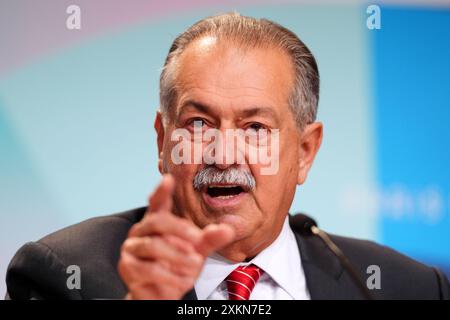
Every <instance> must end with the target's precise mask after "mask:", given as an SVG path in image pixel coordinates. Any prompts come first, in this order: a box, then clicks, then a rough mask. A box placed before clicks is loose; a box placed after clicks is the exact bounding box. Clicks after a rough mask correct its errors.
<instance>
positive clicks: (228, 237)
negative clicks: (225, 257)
mask: <svg viewBox="0 0 450 320" xmlns="http://www.w3.org/2000/svg"><path fill="white" fill-rule="evenodd" d="M234 238H235V231H234V229H233V228H232V227H231V226H229V225H227V224H210V225H208V226H206V227H205V228H204V229H203V236H202V238H201V240H200V241H199V242H198V244H197V245H196V247H195V248H196V250H197V251H198V252H199V253H200V254H201V255H203V256H204V257H207V256H209V255H210V254H211V253H212V252H214V251H217V250H219V249H220V248H222V247H224V246H226V245H227V244H229V243H231V242H232V241H233V240H234Z"/></svg>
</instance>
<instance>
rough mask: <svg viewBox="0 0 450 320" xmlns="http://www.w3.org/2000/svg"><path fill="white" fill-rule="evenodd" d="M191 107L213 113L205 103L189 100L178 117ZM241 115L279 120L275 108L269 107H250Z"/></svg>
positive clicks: (182, 106)
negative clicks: (264, 116)
mask: <svg viewBox="0 0 450 320" xmlns="http://www.w3.org/2000/svg"><path fill="white" fill-rule="evenodd" d="M189 107H192V108H194V109H196V110H197V111H199V112H201V113H206V114H211V113H213V112H212V109H213V108H212V107H211V106H209V105H207V104H204V103H201V102H198V101H195V100H187V101H185V102H184V103H183V104H182V105H181V107H180V109H179V112H178V116H179V115H180V114H182V113H183V112H184V110H185V109H186V108H189ZM240 113H242V115H243V116H244V117H253V116H258V115H261V116H263V115H266V116H268V117H270V118H274V119H277V116H276V113H275V111H274V110H273V108H271V107H267V106H261V107H256V106H253V107H249V108H246V109H243V110H240Z"/></svg>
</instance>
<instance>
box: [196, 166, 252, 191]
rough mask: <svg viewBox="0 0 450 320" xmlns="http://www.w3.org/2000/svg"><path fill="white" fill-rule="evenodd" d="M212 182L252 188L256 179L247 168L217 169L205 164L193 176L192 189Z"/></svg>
mask: <svg viewBox="0 0 450 320" xmlns="http://www.w3.org/2000/svg"><path fill="white" fill-rule="evenodd" d="M212 184H236V185H239V186H241V187H243V188H244V189H245V190H252V189H254V188H255V186H256V180H255V177H254V176H253V174H252V173H251V172H250V170H248V169H243V168H236V167H228V168H226V169H223V170H222V169H219V168H217V167H215V166H207V167H203V168H202V169H200V171H199V172H197V174H196V175H195V177H194V182H193V185H194V189H195V190H197V191H201V190H203V189H204V188H205V187H208V186H209V185H212Z"/></svg>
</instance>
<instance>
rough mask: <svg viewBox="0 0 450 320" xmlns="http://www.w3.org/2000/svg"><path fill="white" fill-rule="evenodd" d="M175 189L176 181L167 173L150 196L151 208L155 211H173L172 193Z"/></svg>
mask: <svg viewBox="0 0 450 320" xmlns="http://www.w3.org/2000/svg"><path fill="white" fill-rule="evenodd" d="M174 189H175V181H174V179H173V177H172V175H170V174H165V175H164V176H163V178H162V180H161V182H160V183H159V185H158V187H156V190H155V191H154V192H153V194H152V195H151V196H150V198H149V209H150V211H151V212H155V211H171V210H172V204H173V200H172V195H173V191H174Z"/></svg>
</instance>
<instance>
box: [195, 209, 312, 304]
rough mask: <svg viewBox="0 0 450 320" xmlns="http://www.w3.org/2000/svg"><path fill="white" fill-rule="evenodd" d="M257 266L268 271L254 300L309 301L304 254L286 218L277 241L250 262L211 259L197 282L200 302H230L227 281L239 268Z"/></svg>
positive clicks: (261, 279)
mask: <svg viewBox="0 0 450 320" xmlns="http://www.w3.org/2000/svg"><path fill="white" fill-rule="evenodd" d="M252 263H253V264H255V265H256V266H258V267H260V268H261V269H263V270H264V273H263V274H262V276H261V278H260V279H259V280H258V282H257V283H256V285H255V287H254V289H253V291H252V294H251V295H250V300H309V299H310V295H309V291H308V288H307V287H306V279H305V273H304V271H303V267H302V263H301V258H300V252H299V248H298V245H297V241H296V239H295V235H294V233H293V232H292V230H291V227H290V226H289V217H286V220H285V221H284V224H283V228H282V230H281V232H280V234H279V235H278V237H277V238H276V239H275V241H274V242H273V243H272V244H271V245H270V246H268V247H267V248H266V249H264V250H263V251H261V252H260V253H259V254H258V255H257V256H256V257H254V258H253V259H252V260H251V261H249V262H242V263H233V262H230V261H229V260H227V259H225V258H223V257H222V256H220V255H218V254H216V253H215V254H213V255H211V256H209V257H208V258H207V259H206V261H205V265H204V268H203V270H202V272H201V274H200V277H199V278H198V279H197V282H196V283H195V292H196V294H197V298H198V299H199V300H228V293H227V285H226V282H225V281H224V279H225V278H226V277H227V276H228V275H229V274H230V273H231V271H233V270H234V269H235V268H236V267H238V266H239V265H246V264H252Z"/></svg>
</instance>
